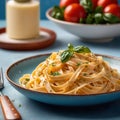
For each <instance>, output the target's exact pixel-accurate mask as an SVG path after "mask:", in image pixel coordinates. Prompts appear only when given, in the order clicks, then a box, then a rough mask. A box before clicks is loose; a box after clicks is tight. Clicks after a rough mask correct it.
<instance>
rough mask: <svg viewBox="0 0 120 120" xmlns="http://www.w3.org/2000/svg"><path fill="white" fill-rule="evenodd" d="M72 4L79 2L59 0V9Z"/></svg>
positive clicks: (76, 0)
mask: <svg viewBox="0 0 120 120" xmlns="http://www.w3.org/2000/svg"><path fill="white" fill-rule="evenodd" d="M72 3H79V0H60V7H67V6H68V5H70V4H72Z"/></svg>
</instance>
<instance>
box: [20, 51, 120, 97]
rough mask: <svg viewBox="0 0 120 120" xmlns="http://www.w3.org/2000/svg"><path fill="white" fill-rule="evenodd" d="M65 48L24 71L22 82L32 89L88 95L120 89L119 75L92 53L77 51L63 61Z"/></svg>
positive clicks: (100, 57)
mask: <svg viewBox="0 0 120 120" xmlns="http://www.w3.org/2000/svg"><path fill="white" fill-rule="evenodd" d="M61 53H62V51H59V52H53V53H52V54H51V55H50V56H49V57H48V58H47V59H46V60H45V61H43V62H42V63H40V64H39V65H38V66H37V67H36V68H35V70H34V71H33V72H32V73H31V74H25V75H23V76H22V77H21V78H20V79H19V82H20V84H21V85H22V86H23V87H25V88H27V89H31V90H35V91H39V92H44V93H54V94H72V95H86V94H98V93H107V92H111V91H115V90H120V74H119V73H118V71H117V70H116V69H113V68H111V67H110V65H109V64H108V63H107V62H106V61H104V60H103V58H102V56H96V55H95V54H93V53H91V52H90V53H77V52H74V54H73V55H72V57H71V58H70V59H69V60H68V61H66V62H61V59H60V55H61Z"/></svg>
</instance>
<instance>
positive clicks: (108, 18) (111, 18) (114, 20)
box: [103, 13, 120, 24]
mask: <svg viewBox="0 0 120 120" xmlns="http://www.w3.org/2000/svg"><path fill="white" fill-rule="evenodd" d="M103 17H104V20H105V21H106V22H108V23H112V24H113V23H119V22H120V18H118V17H117V16H115V15H113V14H111V13H105V14H104V16H103Z"/></svg>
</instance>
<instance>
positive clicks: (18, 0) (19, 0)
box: [15, 0, 31, 3]
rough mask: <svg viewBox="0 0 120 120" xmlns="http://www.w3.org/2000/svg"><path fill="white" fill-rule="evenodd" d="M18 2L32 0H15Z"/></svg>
mask: <svg viewBox="0 0 120 120" xmlns="http://www.w3.org/2000/svg"><path fill="white" fill-rule="evenodd" d="M15 1H16V2H21V3H24V2H29V1H31V0H15Z"/></svg>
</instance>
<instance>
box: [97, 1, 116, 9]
mask: <svg viewBox="0 0 120 120" xmlns="http://www.w3.org/2000/svg"><path fill="white" fill-rule="evenodd" d="M109 4H118V0H98V3H97V5H98V6H102V7H103V9H104V8H105V7H106V6H107V5H109Z"/></svg>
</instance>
